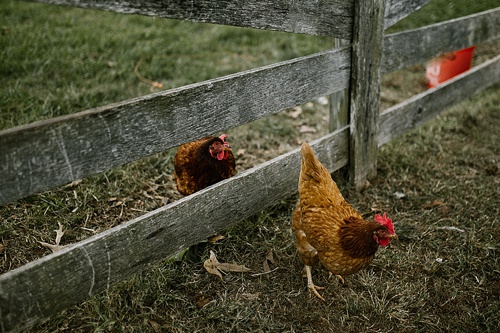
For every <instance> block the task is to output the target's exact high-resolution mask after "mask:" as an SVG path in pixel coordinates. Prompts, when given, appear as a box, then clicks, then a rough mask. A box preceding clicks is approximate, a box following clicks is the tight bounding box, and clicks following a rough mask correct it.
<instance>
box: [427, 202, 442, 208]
mask: <svg viewBox="0 0 500 333" xmlns="http://www.w3.org/2000/svg"><path fill="white" fill-rule="evenodd" d="M441 205H444V202H442V201H439V200H434V202H432V203H430V204H425V205H424V208H434V207H437V206H441Z"/></svg>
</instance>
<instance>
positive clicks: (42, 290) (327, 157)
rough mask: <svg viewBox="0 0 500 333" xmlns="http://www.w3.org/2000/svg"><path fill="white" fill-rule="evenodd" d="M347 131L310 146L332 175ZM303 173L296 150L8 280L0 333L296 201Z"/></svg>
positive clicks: (2, 283)
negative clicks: (284, 201) (291, 198)
mask: <svg viewBox="0 0 500 333" xmlns="http://www.w3.org/2000/svg"><path fill="white" fill-rule="evenodd" d="M348 132H349V131H348V128H347V127H344V128H343V129H340V130H339V131H336V132H334V133H331V134H329V135H327V136H324V137H323V138H321V139H318V140H316V141H314V142H312V143H311V146H312V147H313V149H314V150H315V152H316V153H317V155H318V158H319V159H320V160H321V161H322V162H323V163H324V164H325V166H326V167H327V168H328V169H329V170H330V171H334V170H337V169H339V168H341V167H343V166H345V165H346V164H347V146H348V134H349V133H348ZM299 172H300V151H299V149H295V150H293V151H292V152H290V153H287V154H284V155H281V156H279V157H277V158H275V159H273V160H271V161H268V162H266V163H263V164H261V165H259V166H256V167H254V168H252V169H250V170H247V171H244V172H242V173H241V174H239V175H237V176H235V177H233V178H230V179H227V180H225V181H222V182H220V183H217V184H216V185H214V186H212V187H209V188H207V189H204V190H202V191H200V192H197V193H195V194H193V195H191V196H188V197H185V198H183V199H180V200H178V201H176V202H174V203H172V204H170V205H167V206H165V207H163V208H160V209H157V210H155V211H152V212H150V213H147V214H145V215H143V216H141V217H139V218H136V219H134V220H132V221H129V222H127V223H124V224H121V225H120V226H117V227H115V228H112V229H110V230H107V231H104V232H102V233H100V234H98V235H96V236H94V237H91V238H89V239H87V240H84V241H81V242H79V243H76V244H73V245H70V246H68V247H67V248H65V249H63V250H61V251H60V252H56V253H54V254H51V255H48V256H46V257H43V258H41V259H38V260H36V261H34V262H31V263H29V264H27V265H24V266H22V267H20V268H18V269H15V270H12V271H10V272H8V273H5V274H3V275H1V276H0V317H1V322H0V331H1V332H15V331H19V330H21V329H24V328H26V327H29V326H30V325H32V324H34V323H35V322H37V321H39V320H41V319H43V318H46V317H49V316H51V315H53V314H55V313H58V312H59V311H61V310H63V309H66V308H68V307H70V306H72V305H75V304H78V303H80V302H82V301H84V300H85V299H87V298H89V297H91V296H92V295H95V294H97V293H99V292H101V291H103V290H105V289H107V288H109V287H110V286H111V285H113V284H114V283H116V282H118V281H121V280H124V279H128V278H130V277H131V276H132V275H133V274H135V273H137V272H139V271H140V270H142V269H144V268H146V267H148V266H149V265H151V264H153V263H155V262H158V261H160V260H162V259H165V258H168V257H170V256H172V255H174V254H176V253H177V252H178V251H179V250H182V249H184V248H186V247H188V246H190V245H192V244H196V243H198V242H200V241H202V240H205V239H206V238H208V237H209V236H212V235H215V234H217V233H218V232H221V231H222V230H224V229H226V228H227V227H228V226H230V225H232V224H234V223H236V222H238V221H240V220H241V219H243V218H245V217H248V216H250V215H252V214H255V213H256V212H257V211H259V210H261V209H265V208H266V207H268V206H269V205H271V204H273V203H275V202H276V201H278V200H280V199H283V198H286V197H288V196H290V194H291V193H293V192H295V191H297V184H298V177H299ZM214 198H217V200H214ZM221 202H222V203H224V209H221V206H220V203H221Z"/></svg>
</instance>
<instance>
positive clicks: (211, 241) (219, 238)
mask: <svg viewBox="0 0 500 333" xmlns="http://www.w3.org/2000/svg"><path fill="white" fill-rule="evenodd" d="M225 238H226V237H224V236H222V235H217V236H214V237H210V238H209V239H208V242H209V243H212V244H215V243H217V242H218V241H220V240H223V239H225Z"/></svg>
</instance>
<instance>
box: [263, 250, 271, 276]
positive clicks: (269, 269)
mask: <svg viewBox="0 0 500 333" xmlns="http://www.w3.org/2000/svg"><path fill="white" fill-rule="evenodd" d="M269 263H271V264H274V257H273V250H269V252H268V253H267V255H266V258H265V259H264V263H263V264H262V265H263V266H264V272H269V271H271V268H270V267H269Z"/></svg>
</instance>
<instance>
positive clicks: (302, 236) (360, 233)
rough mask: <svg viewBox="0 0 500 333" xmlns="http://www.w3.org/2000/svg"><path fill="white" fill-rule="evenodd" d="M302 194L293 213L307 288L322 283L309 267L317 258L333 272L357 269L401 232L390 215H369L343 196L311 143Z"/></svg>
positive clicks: (305, 147) (304, 153)
mask: <svg viewBox="0 0 500 333" xmlns="http://www.w3.org/2000/svg"><path fill="white" fill-rule="evenodd" d="M301 153H302V159H301V172H300V178H299V195H300V200H299V202H298V204H297V207H296V208H295V210H294V212H293V216H292V229H293V232H294V235H295V239H296V244H297V248H298V250H299V253H300V256H301V259H302V261H303V262H304V264H305V270H306V275H307V286H308V288H309V293H310V294H311V292H313V293H314V294H315V295H316V296H317V297H319V298H320V299H322V300H324V299H323V297H322V296H321V295H320V294H319V293H318V291H317V290H318V289H322V288H321V287H318V286H315V285H314V283H313V281H312V274H311V267H312V266H314V265H315V264H316V263H317V262H318V261H319V262H321V264H322V265H323V266H324V267H325V268H326V269H328V271H330V272H331V273H333V274H335V275H337V277H339V278H340V279H341V280H342V281H343V279H342V277H341V275H348V274H353V273H356V272H357V271H359V270H360V269H363V268H365V267H366V266H368V265H369V264H370V262H371V261H372V259H373V258H374V257H375V253H376V252H377V249H378V247H379V245H380V246H387V245H388V244H389V241H390V239H391V238H397V236H396V234H395V232H394V225H393V223H392V220H391V219H390V218H388V217H387V216H386V214H385V213H384V215H383V216H380V215H378V214H377V215H375V218H374V219H375V221H366V220H364V219H363V218H362V217H361V215H360V214H359V213H358V212H357V211H356V210H355V209H354V208H353V207H352V206H351V205H349V204H348V203H347V202H346V201H345V200H344V197H343V196H342V194H341V193H340V191H339V188H338V187H337V184H335V182H334V181H333V179H332V177H331V175H330V173H329V172H328V170H327V169H326V168H325V167H324V166H323V165H322V164H321V163H320V162H319V161H318V159H317V158H316V156H315V155H314V152H313V150H312V149H311V147H310V146H309V145H308V144H307V143H304V144H303V145H302V148H301Z"/></svg>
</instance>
